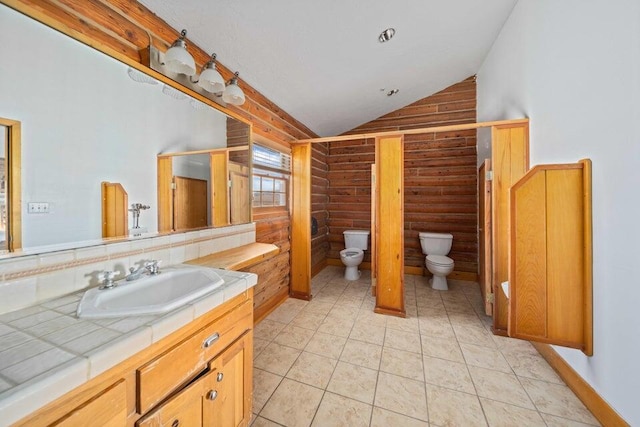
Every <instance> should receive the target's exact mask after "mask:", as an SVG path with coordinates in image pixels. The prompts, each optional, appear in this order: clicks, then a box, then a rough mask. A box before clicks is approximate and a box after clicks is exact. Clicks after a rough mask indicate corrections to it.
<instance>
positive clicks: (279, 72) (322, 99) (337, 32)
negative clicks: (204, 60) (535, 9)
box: [140, 0, 517, 136]
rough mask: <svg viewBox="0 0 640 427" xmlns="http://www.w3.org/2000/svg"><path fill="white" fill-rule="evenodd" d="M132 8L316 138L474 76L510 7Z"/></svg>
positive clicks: (328, 1) (439, 0)
mask: <svg viewBox="0 0 640 427" xmlns="http://www.w3.org/2000/svg"><path fill="white" fill-rule="evenodd" d="M140 1H141V3H142V4H144V5H145V6H147V7H148V8H149V9H151V10H152V11H153V12H155V13H156V14H157V15H158V16H159V17H161V18H163V19H164V20H165V21H166V22H167V23H168V24H170V25H171V26H173V27H174V28H175V29H177V30H178V31H180V30H181V29H183V28H185V29H187V30H188V36H187V37H188V38H189V39H190V40H192V41H193V42H194V43H196V44H197V45H198V46H200V47H201V48H203V49H205V50H207V51H209V52H211V53H214V52H215V53H217V54H218V60H219V61H220V62H221V63H223V64H224V65H226V66H227V67H229V68H230V69H232V70H237V71H239V72H240V78H241V79H243V80H244V81H246V82H247V83H249V84H250V85H251V86H253V87H254V88H256V89H257V90H258V91H260V92H261V93H262V94H263V95H265V96H266V97H268V98H269V99H270V100H271V101H273V102H274V103H276V104H277V105H279V106H280V107H281V108H282V109H284V110H285V111H287V112H288V113H289V114H291V115H292V116H294V117H295V118H296V119H298V120H299V121H301V122H302V123H304V124H305V125H307V126H308V127H309V128H310V129H311V130H313V131H314V132H316V133H317V134H318V135H321V136H329V135H336V134H340V133H342V132H345V131H347V130H350V129H352V128H355V127H356V126H358V125H360V124H362V123H365V122H368V121H370V120H372V119H375V118H377V117H379V116H381V115H383V114H386V113H389V112H391V111H394V110H396V109H398V108H401V107H403V106H405V105H407V104H410V103H412V102H414V101H416V100H418V99H421V98H424V97H426V96H429V95H431V94H433V93H435V92H437V91H439V90H441V89H444V88H445V87H447V86H449V85H451V84H453V83H455V82H458V81H460V80H462V79H464V78H466V77H468V76H470V75H473V74H475V73H476V72H477V70H478V69H479V67H480V65H481V64H482V61H483V60H484V57H485V56H486V54H487V52H488V51H489V49H490V48H491V45H492V43H493V41H494V40H495V38H496V37H497V35H498V33H499V32H500V29H501V28H502V25H503V23H504V22H505V21H506V19H507V17H508V16H509V13H510V12H511V10H512V9H513V7H514V5H515V3H516V2H517V0H483V1H479V0H392V1H391V0H389V1H383V0H360V1H356V0H342V1H340V0H325V1H317V0H288V1H285V0H267V1H265V0H218V1H202V0H181V1H174V0H140ZM389 27H393V28H394V29H395V30H396V34H395V36H394V37H393V39H391V40H390V41H388V42H386V43H380V42H379V41H378V35H379V34H380V33H381V32H382V31H383V30H385V29H386V28H389ZM392 89H399V92H398V93H397V94H395V95H393V96H387V92H388V91H390V90H392Z"/></svg>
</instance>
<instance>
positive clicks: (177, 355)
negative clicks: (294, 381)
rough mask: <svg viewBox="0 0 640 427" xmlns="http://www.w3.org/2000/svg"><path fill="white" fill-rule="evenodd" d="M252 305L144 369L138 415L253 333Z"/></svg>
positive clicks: (218, 321) (140, 375) (139, 374)
mask: <svg viewBox="0 0 640 427" xmlns="http://www.w3.org/2000/svg"><path fill="white" fill-rule="evenodd" d="M252 312H253V305H252V301H251V300H249V301H246V302H244V303H243V304H241V305H239V306H237V307H236V308H234V309H233V310H232V311H230V312H227V313H226V314H224V315H223V316H221V317H219V318H218V319H216V320H214V321H213V322H212V323H210V324H209V325H207V326H205V327H204V328H202V329H200V330H199V331H198V332H196V333H195V334H193V335H192V336H190V337H189V338H187V339H186V340H184V341H182V342H181V343H179V344H177V345H176V346H174V347H172V348H171V349H169V350H168V351H166V352H164V353H163V354H161V355H160V356H158V357H156V358H155V359H153V360H152V361H150V362H149V363H147V364H145V365H143V366H142V367H140V368H139V369H138V370H137V371H136V375H137V379H138V408H137V409H138V413H141V414H143V413H145V412H147V411H148V410H149V409H150V408H152V407H153V406H154V405H155V404H157V403H158V402H160V401H161V400H162V399H163V398H164V397H165V396H167V395H168V394H169V393H170V392H171V391H173V390H175V389H176V388H177V387H178V386H180V385H181V384H184V383H185V382H187V381H188V380H189V379H191V378H193V377H194V376H195V375H197V374H198V372H200V371H202V370H203V369H204V368H205V367H206V365H207V362H208V361H209V360H211V359H212V358H213V357H214V356H215V355H216V354H218V353H219V352H220V351H221V350H223V349H224V348H225V347H227V346H228V345H229V344H231V343H232V342H233V341H234V340H235V339H236V338H238V337H239V336H240V335H242V334H243V333H244V332H245V331H247V330H248V329H250V328H251V327H252V324H253V314H252Z"/></svg>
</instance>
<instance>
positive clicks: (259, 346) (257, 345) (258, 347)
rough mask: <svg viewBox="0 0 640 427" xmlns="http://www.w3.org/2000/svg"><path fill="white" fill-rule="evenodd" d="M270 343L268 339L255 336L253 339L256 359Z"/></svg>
mask: <svg viewBox="0 0 640 427" xmlns="http://www.w3.org/2000/svg"><path fill="white" fill-rule="evenodd" d="M268 344H269V341H267V340H262V339H260V338H254V339H253V358H254V359H255V358H256V357H258V355H259V354H260V352H262V350H264V348H265V347H266V346H267V345H268Z"/></svg>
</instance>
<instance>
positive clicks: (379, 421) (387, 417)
mask: <svg viewBox="0 0 640 427" xmlns="http://www.w3.org/2000/svg"><path fill="white" fill-rule="evenodd" d="M371 427H429V424H428V423H426V422H424V421H420V420H416V419H415V418H410V417H407V416H406V415H401V414H398V413H396V412H391V411H388V410H386V409H382V408H378V407H375V406H374V407H373V413H372V415H371Z"/></svg>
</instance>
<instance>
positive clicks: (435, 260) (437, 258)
mask: <svg viewBox="0 0 640 427" xmlns="http://www.w3.org/2000/svg"><path fill="white" fill-rule="evenodd" d="M426 261H427V262H429V263H431V264H434V265H442V266H449V265H453V260H452V259H451V258H449V257H448V256H444V255H427V259H426Z"/></svg>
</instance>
